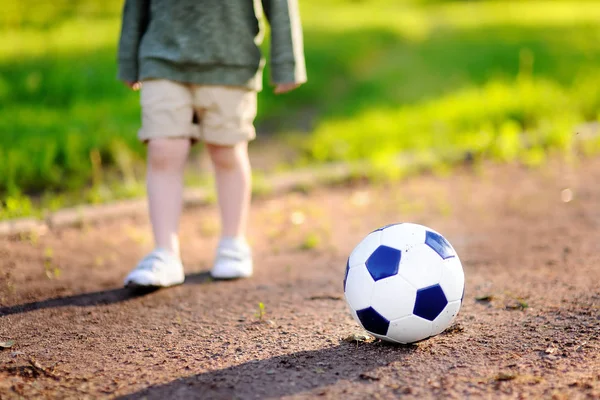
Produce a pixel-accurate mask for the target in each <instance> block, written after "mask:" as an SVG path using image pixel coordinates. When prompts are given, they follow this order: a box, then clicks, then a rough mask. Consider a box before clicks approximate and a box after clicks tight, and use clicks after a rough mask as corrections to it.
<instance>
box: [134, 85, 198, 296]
mask: <svg viewBox="0 0 600 400" xmlns="http://www.w3.org/2000/svg"><path fill="white" fill-rule="evenodd" d="M140 101H141V105H142V127H141V129H140V131H139V132H138V137H139V138H140V140H142V141H143V142H145V143H147V144H148V162H147V164H148V165H147V179H146V183H147V191H148V207H149V213H150V221H151V223H152V231H153V235H154V242H155V246H156V247H155V249H154V250H153V251H152V252H151V253H150V254H148V255H147V256H146V257H144V258H143V259H142V260H141V261H140V262H139V263H138V265H137V266H136V268H135V269H134V270H133V271H131V272H130V273H129V275H127V277H126V278H125V286H134V287H139V286H143V287H166V286H172V285H177V284H180V283H182V282H183V281H184V279H185V276H184V269H183V265H182V263H181V259H180V253H179V239H178V227H179V218H180V215H181V209H182V197H183V171H184V165H185V162H186V159H187V156H188V153H189V149H190V140H191V139H193V138H195V139H197V135H198V132H197V130H196V129H195V128H194V126H193V125H192V114H193V104H192V93H191V90H190V88H189V87H188V86H186V85H183V84H180V83H176V82H171V81H168V80H150V81H146V82H144V83H143V84H142V90H141V96H140Z"/></svg>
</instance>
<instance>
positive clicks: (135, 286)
mask: <svg viewBox="0 0 600 400" xmlns="http://www.w3.org/2000/svg"><path fill="white" fill-rule="evenodd" d="M181 284H183V282H176V283H172V284H170V285H141V284H139V283H136V282H127V283H125V288H126V289H161V288H168V287H172V286H178V285H181Z"/></svg>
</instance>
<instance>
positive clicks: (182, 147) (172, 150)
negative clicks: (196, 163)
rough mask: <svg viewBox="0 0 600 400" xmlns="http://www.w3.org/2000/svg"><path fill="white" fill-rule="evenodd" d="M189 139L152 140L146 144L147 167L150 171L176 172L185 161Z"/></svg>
mask: <svg viewBox="0 0 600 400" xmlns="http://www.w3.org/2000/svg"><path fill="white" fill-rule="evenodd" d="M189 149H190V141H189V139H154V140H150V141H149V142H148V166H149V167H150V168H151V169H152V170H155V171H156V170H163V171H167V170H178V169H180V168H182V167H183V165H184V164H185V162H186V160H187V156H188V153H189Z"/></svg>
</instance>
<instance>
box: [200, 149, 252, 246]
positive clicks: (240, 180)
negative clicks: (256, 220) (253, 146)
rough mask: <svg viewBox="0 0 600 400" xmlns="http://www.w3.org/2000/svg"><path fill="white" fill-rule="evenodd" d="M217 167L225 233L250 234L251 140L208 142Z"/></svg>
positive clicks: (240, 236) (223, 232) (226, 235)
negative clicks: (248, 226)
mask: <svg viewBox="0 0 600 400" xmlns="http://www.w3.org/2000/svg"><path fill="white" fill-rule="evenodd" d="M206 147H207V149H208V152H209V154H210V158H211V160H212V163H213V166H214V170H215V180H216V186H217V195H218V201H219V209H220V212H221V224H222V225H221V226H222V232H221V234H222V236H223V237H226V238H243V237H244V236H245V234H246V226H247V219H248V212H249V208H250V197H251V181H252V177H251V173H250V171H251V169H250V160H249V157H248V143H246V142H244V143H239V144H236V145H234V146H217V145H213V144H207V145H206Z"/></svg>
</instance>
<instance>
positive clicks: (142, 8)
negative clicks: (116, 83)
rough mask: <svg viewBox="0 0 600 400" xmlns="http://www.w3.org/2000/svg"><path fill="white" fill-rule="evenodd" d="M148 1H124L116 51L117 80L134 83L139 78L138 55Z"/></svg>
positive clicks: (145, 21)
mask: <svg viewBox="0 0 600 400" xmlns="http://www.w3.org/2000/svg"><path fill="white" fill-rule="evenodd" d="M149 3H150V0H125V5H124V6H123V21H122V26H121V36H120V38H119V50H118V56H117V58H118V75H117V76H118V78H119V79H120V80H122V81H128V82H136V81H137V80H138V77H139V68H138V67H139V66H138V54H139V48H140V42H141V41H142V36H144V32H145V31H146V28H147V26H148V20H149V16H150V9H149V7H150V4H149Z"/></svg>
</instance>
